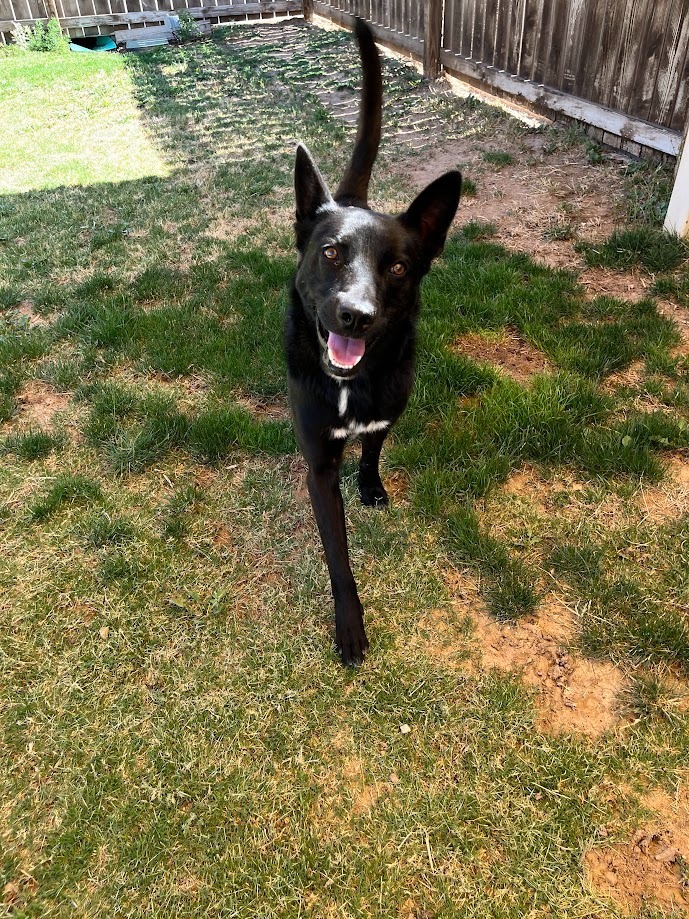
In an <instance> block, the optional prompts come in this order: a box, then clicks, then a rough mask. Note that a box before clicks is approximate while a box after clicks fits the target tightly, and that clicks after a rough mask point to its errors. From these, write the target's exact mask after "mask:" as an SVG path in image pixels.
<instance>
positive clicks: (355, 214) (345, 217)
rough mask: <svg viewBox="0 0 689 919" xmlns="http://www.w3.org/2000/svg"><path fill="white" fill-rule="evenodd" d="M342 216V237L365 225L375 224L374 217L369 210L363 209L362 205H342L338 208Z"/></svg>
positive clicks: (358, 231)
mask: <svg viewBox="0 0 689 919" xmlns="http://www.w3.org/2000/svg"><path fill="white" fill-rule="evenodd" d="M340 216H341V217H342V226H341V228H340V233H341V235H342V236H343V237H346V236H354V235H355V234H356V233H360V232H361V230H364V229H366V228H367V227H374V226H375V225H376V222H377V221H376V217H375V215H374V214H372V213H371V211H367V210H364V208H363V207H343V208H340Z"/></svg>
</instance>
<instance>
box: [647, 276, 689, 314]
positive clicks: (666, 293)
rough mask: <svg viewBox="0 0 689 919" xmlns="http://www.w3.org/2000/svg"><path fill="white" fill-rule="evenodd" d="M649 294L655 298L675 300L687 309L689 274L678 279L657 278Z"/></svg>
mask: <svg viewBox="0 0 689 919" xmlns="http://www.w3.org/2000/svg"><path fill="white" fill-rule="evenodd" d="M651 292H652V293H653V294H654V295H655V296H656V297H665V298H666V299H672V300H676V301H677V302H678V303H679V304H680V306H684V307H689V272H685V273H683V274H681V275H680V276H679V277H665V278H657V279H656V280H655V281H654V282H653V287H652V288H651Z"/></svg>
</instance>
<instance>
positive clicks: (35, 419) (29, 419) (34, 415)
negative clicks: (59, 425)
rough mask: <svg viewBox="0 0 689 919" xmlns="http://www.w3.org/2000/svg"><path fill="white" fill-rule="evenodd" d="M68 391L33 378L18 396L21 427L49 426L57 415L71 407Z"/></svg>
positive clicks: (18, 415) (18, 417)
mask: <svg viewBox="0 0 689 919" xmlns="http://www.w3.org/2000/svg"><path fill="white" fill-rule="evenodd" d="M69 404H70V399H69V396H68V395H67V394H66V393H61V392H57V391H56V390H55V389H53V387H52V386H49V385H48V384H47V383H42V382H41V381H40V380H31V381H29V382H28V383H26V385H25V386H24V387H23V388H22V389H21V391H20V392H19V395H18V396H17V407H18V413H17V419H16V420H17V422H18V424H19V426H20V427H39V428H48V427H50V426H51V425H52V423H53V421H54V420H55V417H56V416H57V415H59V414H61V413H62V412H66V411H67V409H68V408H69Z"/></svg>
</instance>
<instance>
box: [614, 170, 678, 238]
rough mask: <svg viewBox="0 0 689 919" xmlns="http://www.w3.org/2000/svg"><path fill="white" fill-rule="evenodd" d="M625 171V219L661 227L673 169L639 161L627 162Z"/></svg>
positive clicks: (668, 198) (667, 201) (670, 189)
mask: <svg viewBox="0 0 689 919" xmlns="http://www.w3.org/2000/svg"><path fill="white" fill-rule="evenodd" d="M625 172H626V182H625V196H624V206H625V208H626V211H627V217H628V219H629V220H631V221H633V222H635V223H642V224H647V225H648V226H652V227H658V228H660V227H662V225H663V221H664V220H665V215H666V213H667V208H668V204H669V203H670V195H671V194H672V183H673V169H672V167H671V166H668V165H667V164H663V163H661V164H657V165H656V164H654V163H650V162H647V161H645V160H641V161H639V162H638V163H630V164H629V165H628V166H627V167H626V170H625Z"/></svg>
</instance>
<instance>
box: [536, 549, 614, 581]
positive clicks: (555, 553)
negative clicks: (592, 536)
mask: <svg viewBox="0 0 689 919" xmlns="http://www.w3.org/2000/svg"><path fill="white" fill-rule="evenodd" d="M602 558H603V550H602V548H601V547H599V546H591V545H577V544H573V543H564V544H562V545H560V546H556V547H555V548H554V549H553V550H552V552H551V553H550V556H549V557H548V560H547V563H546V565H547V567H548V568H550V569H551V570H552V572H553V573H554V574H555V575H557V576H562V575H564V576H565V577H566V578H568V579H571V580H574V581H575V582H577V583H581V584H587V583H592V582H594V581H596V580H597V579H598V578H599V577H600V575H601V572H602V567H601V562H602Z"/></svg>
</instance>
